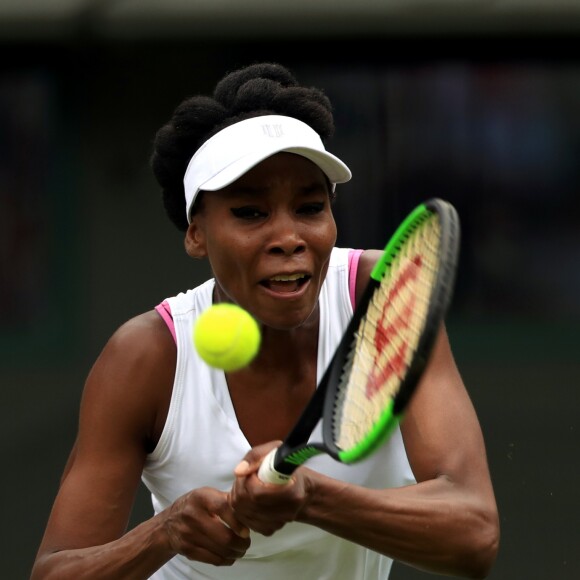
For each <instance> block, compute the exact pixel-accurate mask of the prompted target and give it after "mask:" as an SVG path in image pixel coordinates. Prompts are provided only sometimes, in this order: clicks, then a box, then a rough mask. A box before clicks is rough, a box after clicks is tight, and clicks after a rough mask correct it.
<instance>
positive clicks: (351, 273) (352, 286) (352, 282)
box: [348, 250, 363, 308]
mask: <svg viewBox="0 0 580 580" xmlns="http://www.w3.org/2000/svg"><path fill="white" fill-rule="evenodd" d="M362 253H363V250H351V251H350V252H349V253H348V290H349V294H350V303H351V304H352V307H353V308H354V307H355V305H356V273H357V271H358V262H359V258H360V257H361V254H362Z"/></svg>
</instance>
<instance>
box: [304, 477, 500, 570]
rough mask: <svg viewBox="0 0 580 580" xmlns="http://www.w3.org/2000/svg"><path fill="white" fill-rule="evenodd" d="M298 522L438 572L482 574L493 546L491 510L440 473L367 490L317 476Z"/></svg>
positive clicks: (494, 532)
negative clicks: (420, 480)
mask: <svg viewBox="0 0 580 580" xmlns="http://www.w3.org/2000/svg"><path fill="white" fill-rule="evenodd" d="M337 505H339V506H340V509H337V507H336V506H337ZM298 521H301V522H303V523H308V524H311V525H315V526H317V527H319V528H322V529H324V530H326V531H328V532H330V533H332V534H334V535H337V536H340V537H342V538H345V539H347V540H350V541H352V542H355V543H357V544H361V545H364V546H366V547H368V548H370V549H372V550H374V551H377V552H380V553H383V554H385V555H387V556H389V557H391V558H393V559H395V560H399V561H402V562H405V563H407V564H409V565H412V566H415V567H417V568H421V569H424V570H428V571H431V572H435V573H439V574H448V575H457V576H464V577H473V578H483V577H485V575H486V574H487V573H488V571H489V567H490V566H491V564H492V562H493V560H494V559H495V553H496V550H497V522H496V512H495V510H494V509H490V506H486V505H485V504H484V502H482V501H481V500H476V499H475V496H474V495H470V494H468V493H467V492H462V491H461V490H459V489H457V487H456V486H455V485H454V484H453V483H452V482H450V481H449V480H447V479H446V478H443V477H441V478H438V479H435V480H431V481H426V482H423V483H420V484H417V485H413V486H409V487H404V488H398V489H391V490H369V489H363V488H360V487H357V486H352V485H349V484H344V483H342V482H339V481H336V480H332V479H329V478H326V477H323V476H320V477H318V476H317V477H315V478H314V479H313V489H312V493H311V499H310V500H309V502H308V504H307V506H306V508H305V509H304V510H303V511H302V512H301V514H300V516H299V518H298Z"/></svg>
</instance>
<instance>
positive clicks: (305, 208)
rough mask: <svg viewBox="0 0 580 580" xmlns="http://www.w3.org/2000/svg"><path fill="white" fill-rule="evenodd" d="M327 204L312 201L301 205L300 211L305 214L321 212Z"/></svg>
mask: <svg viewBox="0 0 580 580" xmlns="http://www.w3.org/2000/svg"><path fill="white" fill-rule="evenodd" d="M324 207H325V204H324V202H322V201H321V202H318V201H317V202H310V203H305V204H303V205H301V206H300V208H299V209H298V213H301V214H304V215H316V214H318V213H320V212H321V211H323V210H324Z"/></svg>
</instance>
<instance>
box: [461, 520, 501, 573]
mask: <svg viewBox="0 0 580 580" xmlns="http://www.w3.org/2000/svg"><path fill="white" fill-rule="evenodd" d="M477 520H478V521H477V523H476V525H474V526H473V528H472V532H471V533H470V534H467V535H466V537H469V538H470V541H469V545H468V546H467V547H466V550H465V552H464V555H463V558H462V560H463V565H462V566H461V567H462V569H463V571H464V574H465V576H466V577H467V578H473V579H477V580H481V579H483V578H487V577H488V575H489V574H490V572H491V570H492V567H493V565H494V563H495V560H496V558H497V553H498V550H499V539H500V530H499V519H498V516H497V512H495V511H493V512H491V513H490V512H488V513H486V514H480V516H479V517H478V518H477Z"/></svg>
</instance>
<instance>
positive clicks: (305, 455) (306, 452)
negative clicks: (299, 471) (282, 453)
mask: <svg viewBox="0 0 580 580" xmlns="http://www.w3.org/2000/svg"><path fill="white" fill-rule="evenodd" d="M321 453H322V450H321V449H318V448H316V447H304V448H302V449H299V450H298V451H296V452H294V453H292V454H291V455H289V456H288V457H286V458H285V459H284V461H285V462H286V463H291V464H292V465H302V464H303V463H304V462H306V461H308V460H309V459H310V458H311V457H314V456H315V455H320V454H321Z"/></svg>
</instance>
